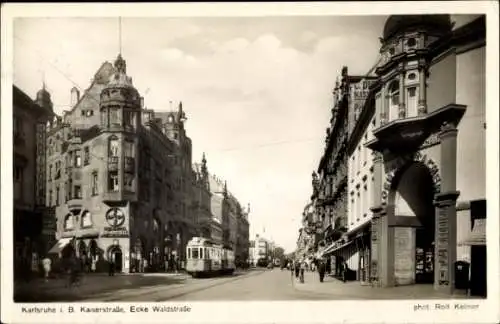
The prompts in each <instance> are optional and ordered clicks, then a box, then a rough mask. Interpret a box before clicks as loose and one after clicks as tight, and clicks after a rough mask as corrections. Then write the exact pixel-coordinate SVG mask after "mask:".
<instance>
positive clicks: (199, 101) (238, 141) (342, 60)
mask: <svg viewBox="0 0 500 324" xmlns="http://www.w3.org/2000/svg"><path fill="white" fill-rule="evenodd" d="M385 20H386V16H364V17H356V16H351V17H347V16H344V17H338V16H329V17H328V16H321V17H318V16H308V17H297V16H295V17H290V16H289V17H284V16H283V17H261V18H251V17H237V18H218V17H214V18H122V54H123V57H124V59H125V60H126V61H127V72H128V75H129V76H131V77H132V79H133V82H134V85H135V87H136V88H137V89H138V90H139V92H140V93H141V94H142V95H144V96H145V104H146V106H147V107H148V108H153V109H155V110H159V111H162V110H168V109H169V102H170V101H173V102H175V103H176V102H178V101H182V102H183V108H184V110H185V111H186V113H187V117H188V121H187V124H186V128H187V132H188V135H189V136H190V137H191V139H192V140H193V158H194V159H195V160H194V161H193V162H197V161H198V160H200V159H201V156H202V153H203V152H205V153H206V156H207V160H208V168H209V171H210V172H211V173H212V174H216V175H217V176H219V177H221V178H223V179H225V180H227V183H228V189H229V190H230V191H231V192H232V193H233V194H234V195H235V196H236V197H237V198H238V199H239V200H240V202H241V203H242V204H243V205H246V204H247V203H250V204H251V213H250V217H249V219H250V235H251V237H254V235H255V234H256V233H260V234H263V233H262V232H263V229H264V228H265V233H264V234H263V235H264V236H266V237H268V238H272V239H274V240H275V241H276V243H277V244H279V245H281V246H283V247H284V248H285V249H286V250H287V251H288V252H290V251H292V250H293V249H294V248H295V244H296V239H297V235H298V229H299V227H300V218H301V213H302V210H303V207H304V206H305V204H306V203H307V202H308V199H309V197H310V195H311V190H312V189H311V173H312V171H313V170H315V169H316V168H317V166H318V162H319V159H320V157H321V154H322V151H323V147H324V137H325V129H326V127H327V126H328V121H329V118H330V109H331V106H332V94H331V93H332V89H333V87H334V84H335V79H336V77H337V76H338V73H339V72H340V69H341V68H342V66H343V65H347V66H348V67H349V71H350V73H352V74H364V73H366V72H367V71H368V70H369V69H370V67H371V66H372V65H373V64H374V63H375V61H376V59H377V54H378V50H379V45H380V42H379V37H380V36H381V34H382V30H383V25H384V22H385ZM119 44H120V42H119V20H118V18H113V19H111V18H109V19H104V18H77V19H76V18H72V19H62V18H46V19H42V18H23V19H19V18H18V19H16V20H15V22H14V84H16V85H17V86H18V87H20V88H21V89H22V90H23V91H25V92H26V93H27V94H28V95H30V96H31V97H34V96H35V94H36V91H37V90H38V89H40V88H41V85H42V80H43V79H45V82H46V85H47V88H48V90H49V91H50V92H51V94H52V99H53V102H54V104H55V110H56V112H58V113H61V112H62V111H63V110H65V109H69V107H68V105H69V102H70V89H71V87H72V86H73V85H75V84H76V85H77V87H78V88H80V90H84V89H86V88H87V87H88V86H89V85H90V79H91V78H92V76H93V75H94V73H95V72H96V71H97V69H98V68H99V67H100V65H101V64H102V63H103V62H104V61H113V60H114V59H115V58H116V56H117V54H118V52H119ZM82 92H83V91H82Z"/></svg>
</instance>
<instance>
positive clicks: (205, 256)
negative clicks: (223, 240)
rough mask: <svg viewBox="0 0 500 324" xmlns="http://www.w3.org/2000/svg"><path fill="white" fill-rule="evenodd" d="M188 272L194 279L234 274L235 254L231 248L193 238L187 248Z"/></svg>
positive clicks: (208, 240) (203, 239)
mask: <svg viewBox="0 0 500 324" xmlns="http://www.w3.org/2000/svg"><path fill="white" fill-rule="evenodd" d="M186 256H187V262H186V271H187V272H188V273H189V274H190V275H191V276H193V277H195V278H196V277H200V276H207V275H218V274H232V273H233V272H234V269H235V266H234V252H233V250H232V249H231V248H228V247H224V246H222V245H221V244H217V243H216V242H214V241H212V240H210V239H206V238H202V237H193V238H192V239H191V240H190V241H189V242H188V244H187V246H186Z"/></svg>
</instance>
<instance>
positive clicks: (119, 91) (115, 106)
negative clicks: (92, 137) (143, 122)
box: [100, 54, 141, 128]
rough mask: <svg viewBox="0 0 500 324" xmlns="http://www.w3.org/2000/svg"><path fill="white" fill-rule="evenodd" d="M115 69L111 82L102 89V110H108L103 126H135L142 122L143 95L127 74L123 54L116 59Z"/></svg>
mask: <svg viewBox="0 0 500 324" xmlns="http://www.w3.org/2000/svg"><path fill="white" fill-rule="evenodd" d="M114 70H115V71H114V73H113V75H112V76H111V78H110V80H109V83H108V84H107V85H106V87H105V88H104V89H103V90H102V91H101V102H100V107H101V111H103V110H108V113H105V114H104V115H103V116H104V118H103V121H102V122H103V124H104V125H103V126H110V125H112V124H113V125H120V124H121V125H122V126H125V127H133V128H134V127H136V126H137V125H138V124H139V122H140V121H139V120H138V119H139V118H140V113H139V112H138V111H140V110H141V97H140V96H139V93H138V91H137V89H136V88H134V86H133V84H132V78H131V77H129V76H127V73H126V71H127V65H126V62H125V60H124V59H123V58H122V56H121V54H118V57H117V58H116V60H115V64H114ZM120 115H121V118H119V116H120Z"/></svg>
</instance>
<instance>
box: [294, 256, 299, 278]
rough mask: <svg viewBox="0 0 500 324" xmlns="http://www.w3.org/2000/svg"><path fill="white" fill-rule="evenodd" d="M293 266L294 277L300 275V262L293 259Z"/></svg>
mask: <svg viewBox="0 0 500 324" xmlns="http://www.w3.org/2000/svg"><path fill="white" fill-rule="evenodd" d="M294 268H295V278H299V275H300V262H299V261H298V260H295V262H294Z"/></svg>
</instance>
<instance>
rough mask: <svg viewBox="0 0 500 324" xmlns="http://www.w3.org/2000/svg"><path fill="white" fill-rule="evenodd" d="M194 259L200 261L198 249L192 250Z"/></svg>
mask: <svg viewBox="0 0 500 324" xmlns="http://www.w3.org/2000/svg"><path fill="white" fill-rule="evenodd" d="M192 252H193V259H198V248H192Z"/></svg>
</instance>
